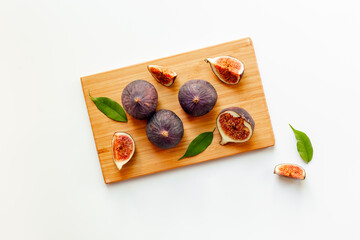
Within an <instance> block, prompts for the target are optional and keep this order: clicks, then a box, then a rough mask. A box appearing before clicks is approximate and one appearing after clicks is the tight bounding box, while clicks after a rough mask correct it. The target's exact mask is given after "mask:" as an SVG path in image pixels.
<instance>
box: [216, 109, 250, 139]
mask: <svg viewBox="0 0 360 240" xmlns="http://www.w3.org/2000/svg"><path fill="white" fill-rule="evenodd" d="M216 125H217V128H218V130H219V133H220V136H221V141H220V144H221V145H225V144H227V143H229V142H235V143H241V142H247V141H249V139H250V138H251V136H252V135H253V132H254V128H255V121H254V119H253V118H252V117H251V115H250V114H249V113H248V112H247V111H246V110H245V109H243V108H240V107H229V108H225V109H224V110H222V111H221V112H220V114H219V115H218V117H217V119H216Z"/></svg>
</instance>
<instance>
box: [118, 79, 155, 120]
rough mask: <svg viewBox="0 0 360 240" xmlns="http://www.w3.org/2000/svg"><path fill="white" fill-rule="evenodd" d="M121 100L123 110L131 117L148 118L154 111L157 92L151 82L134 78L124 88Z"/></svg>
mask: <svg viewBox="0 0 360 240" xmlns="http://www.w3.org/2000/svg"><path fill="white" fill-rule="evenodd" d="M121 102H122V105H123V107H124V109H125V111H126V112H127V113H128V114H129V115H130V116H132V117H133V118H136V119H141V120H142V119H148V118H150V117H151V115H153V114H154V113H155V111H156V107H157V103H158V93H157V91H156V89H155V87H154V85H152V84H151V83H149V82H147V81H145V80H136V81H133V82H131V83H129V84H128V85H127V86H126V87H125V88H124V91H123V92H122V95H121Z"/></svg>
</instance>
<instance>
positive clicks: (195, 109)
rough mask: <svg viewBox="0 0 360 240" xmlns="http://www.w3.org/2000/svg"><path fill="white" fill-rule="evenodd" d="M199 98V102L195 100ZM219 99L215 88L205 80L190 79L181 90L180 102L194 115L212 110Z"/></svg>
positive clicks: (188, 112)
mask: <svg viewBox="0 0 360 240" xmlns="http://www.w3.org/2000/svg"><path fill="white" fill-rule="evenodd" d="M194 99H198V102H196V103H195V102H194ZM216 101H217V93H216V90H215V88H214V87H213V86H212V85H211V84H210V83H209V82H207V81H205V80H198V79H195V80H190V81H188V82H186V83H185V84H184V85H182V86H181V88H180V90H179V103H180V105H181V107H182V109H183V110H184V111H185V112H186V113H187V114H189V115H190V116H193V117H198V116H202V115H205V114H207V113H208V112H210V111H211V110H212V109H213V108H214V106H215V104H216Z"/></svg>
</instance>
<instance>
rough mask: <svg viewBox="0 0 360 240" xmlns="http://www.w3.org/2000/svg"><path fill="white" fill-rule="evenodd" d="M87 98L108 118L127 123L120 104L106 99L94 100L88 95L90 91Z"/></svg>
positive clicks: (98, 98)
mask: <svg viewBox="0 0 360 240" xmlns="http://www.w3.org/2000/svg"><path fill="white" fill-rule="evenodd" d="M89 96H90V98H91V100H93V102H94V103H95V105H96V107H97V108H98V109H99V110H100V111H101V112H102V113H104V114H105V115H106V116H107V117H108V118H110V119H112V120H115V121H118V122H127V117H126V114H125V111H124V109H123V108H122V107H121V105H120V104H118V103H117V102H115V101H114V100H112V99H110V98H107V97H97V98H94V97H92V96H91V95H90V91H89Z"/></svg>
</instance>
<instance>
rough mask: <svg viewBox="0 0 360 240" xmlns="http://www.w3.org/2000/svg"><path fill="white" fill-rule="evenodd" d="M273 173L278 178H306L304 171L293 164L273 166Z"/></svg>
mask: <svg viewBox="0 0 360 240" xmlns="http://www.w3.org/2000/svg"><path fill="white" fill-rule="evenodd" d="M274 173H275V174H277V175H279V176H284V177H289V178H295V179H301V180H304V179H305V177H306V173H305V170H304V169H303V168H302V167H300V166H298V165H295V164H290V163H283V164H279V165H276V166H275V169H274Z"/></svg>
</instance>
